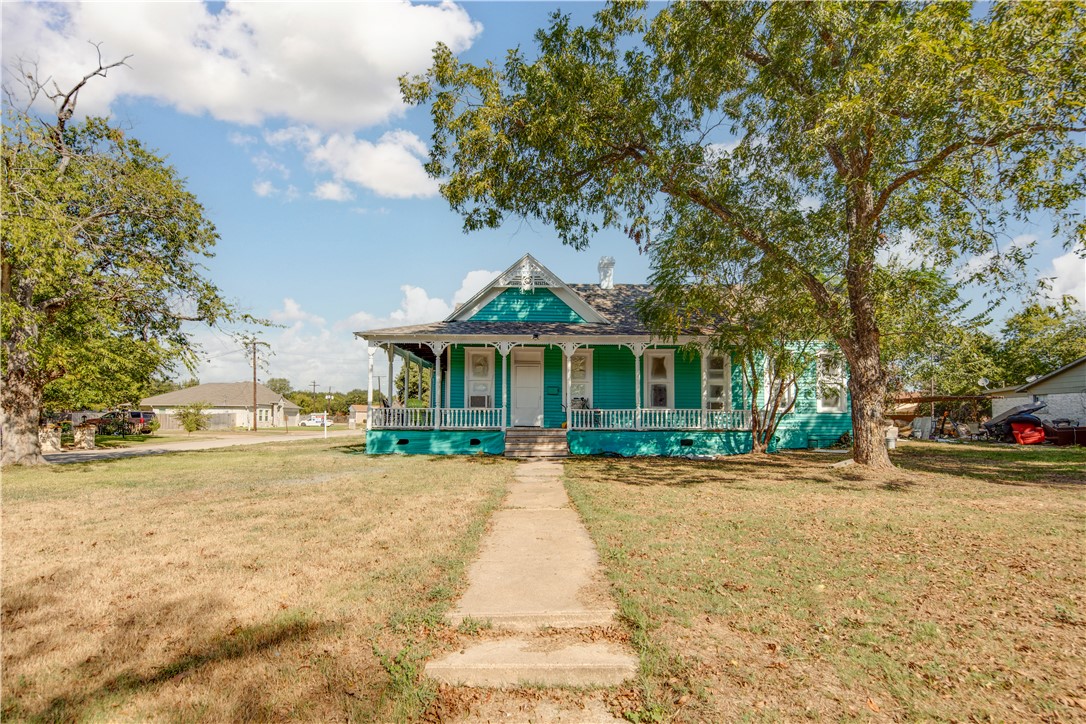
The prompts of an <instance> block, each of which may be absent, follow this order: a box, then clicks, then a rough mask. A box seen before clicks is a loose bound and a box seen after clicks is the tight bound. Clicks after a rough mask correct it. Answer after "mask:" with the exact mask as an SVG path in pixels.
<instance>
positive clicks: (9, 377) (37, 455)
mask: <svg viewBox="0 0 1086 724" xmlns="http://www.w3.org/2000/svg"><path fill="white" fill-rule="evenodd" d="M5 351H6V352H7V354H6V355H5V357H6V358H7V359H6V360H5V362H6V363H7V369H5V370H4V389H3V391H2V392H0V435H2V436H3V439H2V441H0V465H41V464H43V463H45V462H46V460H45V458H44V457H42V454H41V442H40V441H39V439H38V424H39V422H40V418H41V393H42V391H41V385H40V384H38V380H37V376H36V375H34V374H33V371H32V370H31V368H30V355H28V354H27V353H26V352H23V351H20V350H18V349H13V345H11V346H8V348H7V350H5Z"/></svg>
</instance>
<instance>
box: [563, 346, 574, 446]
mask: <svg viewBox="0 0 1086 724" xmlns="http://www.w3.org/2000/svg"><path fill="white" fill-rule="evenodd" d="M572 384H573V352H571V351H569V350H566V383H565V393H566V431H567V432H568V431H569V430H571V429H573V397H572V395H570V394H569V387H570V385H572Z"/></svg>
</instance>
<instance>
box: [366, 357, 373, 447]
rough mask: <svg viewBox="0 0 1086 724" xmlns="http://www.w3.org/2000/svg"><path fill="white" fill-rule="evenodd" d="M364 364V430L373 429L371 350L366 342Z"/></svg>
mask: <svg viewBox="0 0 1086 724" xmlns="http://www.w3.org/2000/svg"><path fill="white" fill-rule="evenodd" d="M366 362H367V367H368V368H369V373H368V374H367V375H366V429H367V430H372V429H373V348H372V347H370V343H369V342H366Z"/></svg>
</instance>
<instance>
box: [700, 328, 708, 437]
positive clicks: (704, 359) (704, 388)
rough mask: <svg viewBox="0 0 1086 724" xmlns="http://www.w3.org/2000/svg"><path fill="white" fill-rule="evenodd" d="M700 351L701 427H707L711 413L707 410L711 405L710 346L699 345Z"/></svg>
mask: <svg viewBox="0 0 1086 724" xmlns="http://www.w3.org/2000/svg"><path fill="white" fill-rule="evenodd" d="M698 352H699V353H700V354H701V415H699V417H700V423H701V424H700V425H699V427H700V428H701V429H703V430H704V429H705V422H706V419H705V418H707V417H708V416H709V413H708V412H707V410H708V407H709V348H708V347H707V346H706V345H702V346H700V347H698Z"/></svg>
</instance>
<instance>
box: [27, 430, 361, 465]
mask: <svg viewBox="0 0 1086 724" xmlns="http://www.w3.org/2000/svg"><path fill="white" fill-rule="evenodd" d="M365 435H366V431H365V430H329V431H328V437H329V438H340V437H355V436H359V437H362V438H363V439H364V438H365ZM323 438H324V433H323V431H322V432H309V431H303V430H299V431H298V432H291V433H289V434H283V433H275V434H269V435H251V436H249V435H227V436H224V437H204V436H199V437H197V438H195V439H192V440H187V439H186V440H169V441H164V442H160V443H151V444H149V445H136V446H134V447H124V448H97V449H94V450H65V451H64V452H56V453H46V454H45V456H44V457H45V459H46V460H48V461H49V462H51V463H86V462H94V461H96V460H115V459H117V458H133V457H140V456H143V455H162V454H164V453H168V452H188V451H192V450H213V449H215V448H220V447H233V446H235V445H260V444H263V443H266V442H295V441H298V440H317V439H323Z"/></svg>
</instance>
